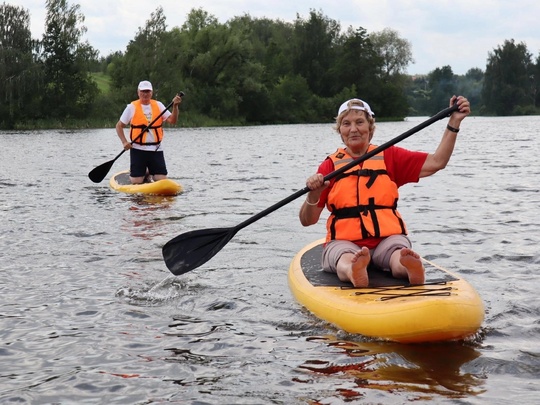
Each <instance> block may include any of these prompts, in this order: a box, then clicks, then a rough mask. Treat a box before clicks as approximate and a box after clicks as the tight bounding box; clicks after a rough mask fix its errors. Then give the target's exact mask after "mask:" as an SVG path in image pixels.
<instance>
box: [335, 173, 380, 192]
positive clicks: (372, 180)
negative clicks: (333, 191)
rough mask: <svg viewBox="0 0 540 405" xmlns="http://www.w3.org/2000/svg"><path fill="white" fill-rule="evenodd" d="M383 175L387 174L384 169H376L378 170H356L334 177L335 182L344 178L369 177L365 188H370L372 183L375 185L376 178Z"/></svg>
mask: <svg viewBox="0 0 540 405" xmlns="http://www.w3.org/2000/svg"><path fill="white" fill-rule="evenodd" d="M384 174H388V172H387V171H386V169H378V170H373V169H358V170H353V171H350V172H347V173H342V174H340V175H337V176H336V181H338V180H340V179H343V178H345V177H349V176H358V177H369V180H368V182H367V183H366V187H367V188H370V187H371V186H372V185H373V183H375V180H376V179H377V176H379V175H384Z"/></svg>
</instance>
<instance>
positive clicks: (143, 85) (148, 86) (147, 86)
mask: <svg viewBox="0 0 540 405" xmlns="http://www.w3.org/2000/svg"><path fill="white" fill-rule="evenodd" d="M138 89H139V90H153V89H152V83H150V82H149V81H148V80H143V81H142V82H140V83H139V87H138Z"/></svg>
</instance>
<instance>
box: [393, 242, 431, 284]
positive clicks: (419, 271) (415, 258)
mask: <svg viewBox="0 0 540 405" xmlns="http://www.w3.org/2000/svg"><path fill="white" fill-rule="evenodd" d="M400 253H401V257H400V258H399V261H400V263H401V264H402V265H403V266H405V268H406V269H407V274H408V276H409V283H411V284H424V281H425V270H424V265H423V264H422V260H421V259H420V255H419V254H418V253H415V252H413V251H412V250H411V249H408V248H403V249H401V251H400Z"/></svg>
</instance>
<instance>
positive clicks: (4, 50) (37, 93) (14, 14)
mask: <svg viewBox="0 0 540 405" xmlns="http://www.w3.org/2000/svg"><path fill="white" fill-rule="evenodd" d="M29 27H30V14H29V12H28V10H25V9H24V8H22V7H15V6H11V5H9V4H6V3H3V4H0V117H2V118H1V121H0V128H6V129H11V128H13V127H14V126H15V125H16V123H17V122H19V121H22V120H27V119H32V118H35V117H36V116H39V111H40V109H39V100H40V97H41V93H42V91H41V89H42V88H43V85H42V78H43V74H42V73H43V72H42V69H41V65H40V64H39V63H37V62H36V61H35V60H34V53H35V52H36V50H37V47H38V42H37V41H34V40H32V38H31V33H30V28H29Z"/></svg>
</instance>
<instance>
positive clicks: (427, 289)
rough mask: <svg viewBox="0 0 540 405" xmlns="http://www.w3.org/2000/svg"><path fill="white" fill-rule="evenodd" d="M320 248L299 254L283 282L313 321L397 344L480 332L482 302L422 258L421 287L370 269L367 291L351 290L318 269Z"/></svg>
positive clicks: (314, 245) (318, 243) (312, 246)
mask: <svg viewBox="0 0 540 405" xmlns="http://www.w3.org/2000/svg"><path fill="white" fill-rule="evenodd" d="M323 243H324V239H321V240H317V241H314V242H312V243H310V244H309V245H307V246H305V247H304V248H303V249H302V250H301V251H300V252H298V254H297V255H296V256H295V257H294V259H293V260H292V262H291V265H290V268H289V277H288V279H289V287H290V289H291V291H292V293H293V295H294V296H295V298H296V300H297V301H298V302H299V303H300V304H302V305H303V306H304V307H306V308H307V309H308V310H309V311H311V312H312V313H313V314H314V315H315V316H317V317H318V318H320V319H323V320H325V321H327V322H330V323H332V324H334V325H336V326H337V327H339V328H340V329H343V330H344V331H346V332H349V333H357V334H361V335H364V336H368V337H373V338H378V339H383V340H389V341H394V342H401V343H422V342H440V341H448V340H461V339H464V338H466V337H468V336H471V335H473V334H475V333H476V332H477V330H478V329H479V328H480V326H481V324H482V322H483V320H484V305H483V303H482V300H481V298H480V296H479V295H478V293H477V292H476V290H475V289H474V288H473V287H472V286H471V285H470V284H469V283H468V282H467V281H465V280H464V279H463V278H461V277H459V276H458V275H456V274H453V273H451V272H449V271H447V270H446V269H444V268H442V267H440V266H437V265H436V264H434V263H432V262H430V261H428V260H425V259H422V260H423V261H424V267H425V269H426V282H425V284H423V285H416V286H411V285H410V284H408V281H407V280H401V279H396V278H393V277H392V276H391V275H389V274H388V273H387V272H383V271H381V270H377V269H369V271H368V273H369V279H370V285H369V287H367V288H355V287H353V285H352V284H350V283H345V282H342V281H340V280H339V279H338V277H337V275H335V274H331V273H327V272H324V271H323V270H322V268H321V254H322V247H323Z"/></svg>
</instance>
